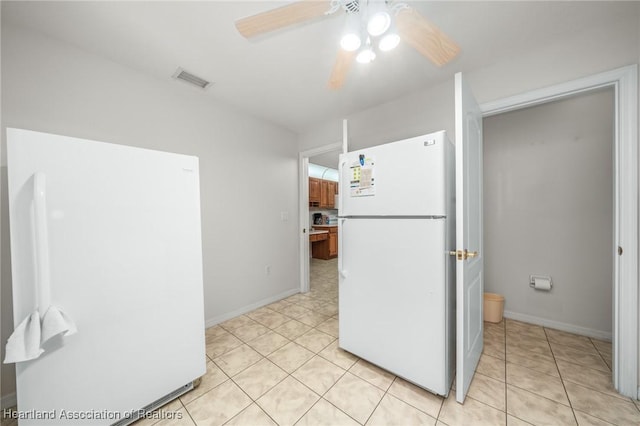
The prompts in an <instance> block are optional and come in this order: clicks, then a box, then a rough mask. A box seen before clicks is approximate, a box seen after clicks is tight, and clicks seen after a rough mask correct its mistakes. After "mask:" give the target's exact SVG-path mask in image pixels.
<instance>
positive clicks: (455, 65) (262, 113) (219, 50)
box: [2, 1, 636, 132]
mask: <svg viewBox="0 0 640 426" xmlns="http://www.w3.org/2000/svg"><path fill="white" fill-rule="evenodd" d="M407 3H408V4H409V5H410V6H412V7H414V8H416V9H417V10H418V11H419V12H420V13H421V14H423V15H424V16H425V17H428V18H429V19H430V20H431V21H432V22H434V23H435V24H436V25H438V26H439V27H440V28H441V29H442V30H444V31H445V32H446V33H447V34H448V35H449V36H450V37H452V38H453V39H454V40H455V41H456V42H457V43H458V44H459V45H460V46H461V48H462V53H461V54H460V55H459V56H458V57H457V58H456V59H455V60H454V61H453V62H451V63H450V64H448V65H446V66H444V67H443V68H437V67H436V66H434V65H433V64H431V63H430V62H429V61H428V60H427V59H426V58H424V57H422V56H420V55H419V54H418V53H417V52H415V51H414V50H412V49H411V48H410V47H408V46H406V45H402V44H401V45H400V46H399V47H398V48H397V49H395V50H394V51H391V52H387V53H384V54H379V55H378V58H377V59H376V60H375V61H374V62H373V63H372V64H369V65H360V64H357V63H354V66H353V67H352V69H351V72H350V74H349V76H348V78H347V81H346V83H345V86H344V87H343V89H342V90H340V91H332V90H330V89H328V88H327V79H328V77H329V74H330V71H331V68H332V66H333V62H334V58H335V54H336V51H337V44H338V39H339V35H340V32H341V29H342V25H343V19H344V15H343V14H342V13H340V14H338V15H335V16H330V17H327V18H322V19H318V20H314V21H312V22H309V23H306V24H302V25H298V26H296V27H291V28H287V29H285V30H280V31H278V32H276V33H272V34H269V35H267V36H263V37H261V38H259V39H257V40H251V41H248V40H246V39H244V38H243V37H241V36H240V35H239V34H238V32H237V31H236V29H235V27H234V20H235V19H237V18H241V17H245V16H248V15H252V14H255V13H259V12H262V11H265V10H269V9H272V8H274V7H277V6H281V5H283V4H286V2H275V1H257V2H256V1H251V2H249V1H196V2H183V1H173V2H120V1H118V2H84V1H77V2H57V1H46V2H30V1H29V2H7V1H3V2H2V21H3V23H6V22H11V23H14V24H16V25H23V26H26V27H31V28H33V29H37V30H38V31H41V32H43V33H45V34H47V35H49V36H51V37H54V38H58V39H61V40H64V41H67V42H69V43H72V44H74V45H77V46H79V47H81V48H83V49H85V50H88V51H91V52H94V53H96V54H99V55H102V56H105V57H107V58H110V59H111V60H113V61H116V62H119V63H121V64H124V65H127V66H130V67H132V68H135V69H137V70H140V71H142V72H145V73H148V74H150V75H153V76H156V77H158V78H161V79H166V80H170V79H171V75H172V74H173V73H174V71H175V70H176V68H177V67H179V66H180V67H183V68H184V69H186V70H187V71H190V72H192V73H194V74H196V75H198V76H201V77H203V78H205V79H208V80H210V81H213V82H215V84H214V85H213V86H211V87H210V88H208V89H207V90H206V91H204V92H203V93H202V94H203V96H209V97H211V98H212V99H216V100H219V101H222V102H225V103H229V104H232V105H234V106H236V107H238V108H240V109H242V110H244V111H247V112H249V113H251V114H253V115H255V116H259V117H263V118H265V119H267V120H270V121H272V122H275V123H277V124H280V125H282V126H284V127H286V128H289V129H291V130H293V131H296V132H303V131H304V130H306V129H308V128H309V127H310V126H313V125H314V124H315V123H319V122H325V121H327V120H331V119H339V118H342V117H344V116H347V115H349V114H351V113H354V112H357V111H361V110H364V109H366V108H370V107H372V106H374V105H377V104H380V103H384V102H388V101H390V100H393V99H397V98H399V97H402V96H404V95H406V94H408V93H411V92H413V91H417V90H421V89H424V88H428V87H430V86H433V85H436V84H438V83H441V82H443V81H445V80H446V79H448V78H449V77H450V76H451V75H452V74H453V73H454V72H457V71H469V70H474V69H478V68H481V67H483V66H485V65H487V64H491V63H494V62H496V61H500V60H504V59H507V58H509V57H510V56H513V55H517V54H519V53H520V52H522V51H524V50H526V49H535V48H538V47H541V46H544V45H547V44H549V43H553V41H554V39H556V37H559V36H562V35H563V34H566V33H574V32H579V31H581V30H583V29H585V28H589V27H593V26H597V25H610V24H611V23H615V22H616V21H617V20H619V19H622V18H623V17H624V16H625V15H626V14H627V13H630V12H631V11H633V13H636V12H635V11H636V9H635V7H636V5H634V4H632V3H633V2H602V3H601V2H565V1H563V2H547V1H534V2H506V1H504V2H484V1H474V2H456V1H446V2H441V1H429V2H426V1H407ZM175 84H181V83H180V82H175ZM184 90H199V89H195V88H191V87H189V86H187V85H184Z"/></svg>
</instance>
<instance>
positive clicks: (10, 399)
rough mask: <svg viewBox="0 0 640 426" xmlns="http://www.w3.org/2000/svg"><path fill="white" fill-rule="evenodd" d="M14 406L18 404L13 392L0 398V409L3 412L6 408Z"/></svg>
mask: <svg viewBox="0 0 640 426" xmlns="http://www.w3.org/2000/svg"><path fill="white" fill-rule="evenodd" d="M16 404H18V398H17V397H16V393H15V392H13V393H10V394H9V395H3V396H2V398H0V408H1V409H3V410H4V409H6V408H11V407H15V406H16ZM0 418H1V417H0Z"/></svg>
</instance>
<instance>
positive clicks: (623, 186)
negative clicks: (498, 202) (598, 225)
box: [480, 65, 640, 399]
mask: <svg viewBox="0 0 640 426" xmlns="http://www.w3.org/2000/svg"><path fill="white" fill-rule="evenodd" d="M604 87H612V88H613V89H614V92H615V103H614V246H613V247H612V249H613V250H612V251H613V252H614V253H613V265H614V283H613V342H612V343H613V345H612V346H613V366H612V367H613V385H614V387H615V388H616V390H617V391H618V392H620V393H621V394H622V395H625V396H627V397H630V398H633V399H638V397H639V396H640V388H638V328H639V324H638V320H639V318H638V303H639V301H638V66H637V65H629V66H626V67H622V68H618V69H614V70H611V71H607V72H603V73H600V74H595V75H591V76H588V77H584V78H580V79H577V80H572V81H568V82H565V83H561V84H557V85H553V86H549V87H545V88H542V89H537V90H533V91H530V92H526V93H522V94H519V95H516V96H511V97H507V98H504V99H499V100H496V101H492V102H487V103H483V104H481V105H480V109H481V111H482V115H483V117H489V116H492V115H497V114H502V113H505V112H509V111H514V110H518V109H522V108H527V107H531V106H535V105H540V104H544V103H547V102H552V101H556V100H560V99H563V98H566V97H569V96H573V95H576V94H579V93H583V92H589V91H592V90H596V89H599V88H604ZM618 247H622V248H623V250H624V251H623V255H621V256H619V255H618V254H617V253H616V250H617V248H618Z"/></svg>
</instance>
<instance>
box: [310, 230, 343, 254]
mask: <svg viewBox="0 0 640 426" xmlns="http://www.w3.org/2000/svg"><path fill="white" fill-rule="evenodd" d="M313 228H314V229H321V230H325V231H329V234H324V235H327V241H326V243H327V244H314V245H313V247H312V248H313V250H312V256H313V257H315V258H317V259H324V260H329V259H333V258H335V257H338V227H337V226H335V225H321V226H314V227H313Z"/></svg>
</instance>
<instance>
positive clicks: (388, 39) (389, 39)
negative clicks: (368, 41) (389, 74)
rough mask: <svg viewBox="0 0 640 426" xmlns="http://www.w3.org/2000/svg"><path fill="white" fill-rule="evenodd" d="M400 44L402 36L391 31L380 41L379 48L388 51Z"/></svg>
mask: <svg viewBox="0 0 640 426" xmlns="http://www.w3.org/2000/svg"><path fill="white" fill-rule="evenodd" d="M398 44H400V36H399V35H398V34H395V33H390V34H387V35H386V36H384V37H382V39H381V40H380V43H378V48H379V49H380V50H382V51H383V52H388V51H389V50H392V49H395V48H396V47H397V46H398Z"/></svg>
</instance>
